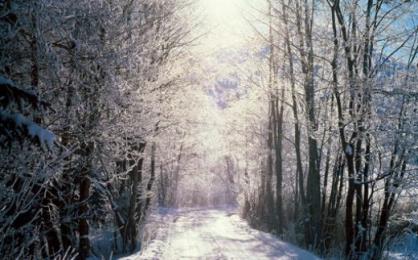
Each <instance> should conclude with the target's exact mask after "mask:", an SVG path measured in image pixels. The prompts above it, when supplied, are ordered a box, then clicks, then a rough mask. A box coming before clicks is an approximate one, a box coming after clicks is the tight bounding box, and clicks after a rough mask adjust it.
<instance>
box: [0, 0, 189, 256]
mask: <svg viewBox="0 0 418 260" xmlns="http://www.w3.org/2000/svg"><path fill="white" fill-rule="evenodd" d="M186 5H187V3H186V1H177V0H163V1H159V0H155V1H154V0H151V1H135V0H118V1H102V0H93V1H92V0H85V1H79V0H77V1H75V0H68V1H55V0H30V1H27V0H6V1H1V2H0V125H1V127H0V162H1V163H0V258H1V259H31V258H36V259H41V258H51V259H52V258H59V259H67V258H68V259H70V258H74V257H76V258H78V259H86V258H87V257H88V256H91V255H96V256H101V255H102V254H104V252H101V251H97V249H95V247H94V244H93V243H94V241H92V237H93V236H92V234H94V235H95V236H96V235H97V234H99V235H100V234H109V236H108V237H107V238H108V240H109V241H110V242H109V244H108V245H107V248H105V250H108V252H106V253H110V251H112V252H113V253H121V252H124V253H127V252H132V251H134V250H138V249H139V248H140V237H141V236H140V235H141V230H142V226H143V223H144V221H145V218H146V216H147V213H148V212H149V209H150V208H151V204H152V202H153V201H154V192H155V191H156V189H160V190H166V189H167V188H166V186H167V185H168V183H164V182H163V183H161V180H162V179H165V178H163V177H161V178H159V181H158V182H157V181H156V179H157V176H158V175H161V176H162V175H166V174H169V173H171V174H174V175H175V174H176V173H172V172H173V171H176V170H175V167H176V166H174V167H172V168H170V167H168V166H167V165H173V162H172V160H171V157H170V156H171V154H175V155H177V154H178V153H180V154H181V147H180V148H178V147H177V146H175V145H166V146H165V147H162V143H161V142H160V143H159V142H158V137H159V136H160V135H162V134H163V133H170V135H171V138H174V139H175V138H177V140H178V139H181V138H182V137H184V133H183V132H182V131H180V130H177V129H176V127H178V125H179V124H181V123H180V122H179V121H178V120H176V118H175V117H174V116H173V115H174V112H173V111H172V109H171V107H172V105H173V104H172V103H173V100H172V99H171V98H170V97H172V96H176V95H178V94H177V93H178V92H179V90H181V89H182V88H183V87H184V86H186V85H187V82H186V81H185V80H183V79H184V77H183V76H184V71H185V69H186V67H187V64H185V63H184V59H183V58H184V57H185V56H186V55H187V54H186V52H185V49H184V47H185V45H186V44H187V43H188V42H189V41H190V27H189V26H188V24H187V23H186V20H185V19H184V15H185V13H184V8H185V6H186ZM181 60H183V64H181V65H179V64H177V63H179V62H180V61H181ZM179 67H180V68H183V69H179ZM179 149H180V151H179ZM177 157H178V160H180V158H181V156H180V155H177ZM162 160H164V162H163V161H162ZM176 162H177V161H176V160H174V165H176V164H175V163H176ZM173 168H174V169H173ZM170 176H171V175H170ZM171 183H173V181H171ZM160 200H161V201H164V200H168V199H167V198H165V197H161V196H160ZM161 201H160V202H161ZM161 203H162V202H161ZM172 203H174V202H172ZM106 232H107V233H106Z"/></svg>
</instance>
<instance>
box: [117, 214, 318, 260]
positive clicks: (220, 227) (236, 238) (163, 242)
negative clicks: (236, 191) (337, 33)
mask: <svg viewBox="0 0 418 260" xmlns="http://www.w3.org/2000/svg"><path fill="white" fill-rule="evenodd" d="M158 222H159V224H158V223H157V226H158V225H159V228H158V229H157V230H155V233H159V234H153V236H155V237H154V239H153V240H151V242H150V243H149V244H148V245H147V246H146V247H145V248H144V250H143V252H142V253H140V254H138V255H132V256H128V257H126V258H124V259H126V260H127V259H132V260H137V259H167V260H177V259H245V260H261V259H306V260H309V259H318V258H317V257H316V256H314V255H312V254H311V253H309V252H307V251H305V250H302V249H300V248H298V247H296V246H293V245H291V244H288V243H285V242H282V241H280V240H278V239H277V238H275V237H274V236H272V235H270V234H267V233H264V232H260V231H257V230H254V229H252V228H250V227H249V226H248V225H247V224H246V223H245V221H244V220H242V219H240V217H239V216H238V215H237V214H235V213H232V212H231V211H226V210H193V209H189V210H183V211H171V212H170V213H165V214H164V216H161V217H160V219H159V221H158ZM151 224H152V223H151Z"/></svg>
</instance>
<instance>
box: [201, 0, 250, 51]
mask: <svg viewBox="0 0 418 260" xmlns="http://www.w3.org/2000/svg"><path fill="white" fill-rule="evenodd" d="M199 6H200V8H201V13H202V14H203V17H204V20H203V25H204V26H205V27H206V30H207V31H208V33H209V36H208V37H209V38H208V39H207V42H206V43H205V45H206V46H212V47H216V48H219V47H225V46H229V47H230V46H231V45H235V44H237V43H239V42H242V41H243V39H244V36H243V35H244V33H243V32H248V31H249V30H250V29H251V27H250V26H249V24H248V23H247V21H246V20H245V19H244V13H245V9H246V8H248V4H247V0H199Z"/></svg>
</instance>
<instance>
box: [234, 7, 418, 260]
mask: <svg viewBox="0 0 418 260" xmlns="http://www.w3.org/2000/svg"><path fill="white" fill-rule="evenodd" d="M265 6H266V7H267V8H265V9H262V8H259V7H257V6H254V10H255V11H256V12H257V13H261V14H262V15H263V16H264V17H265V19H262V20H261V22H260V23H259V24H254V25H253V27H254V28H255V29H257V31H258V35H259V37H258V38H259V41H258V42H257V43H256V44H255V46H257V47H256V48H255V49H254V50H253V55H252V56H251V57H250V58H249V60H248V61H247V63H248V64H247V65H242V64H240V65H239V66H240V71H241V78H246V80H245V86H246V87H247V89H248V91H247V94H246V99H244V100H239V101H237V104H236V105H235V106H236V108H234V106H232V107H231V109H230V110H231V113H232V114H233V115H235V116H234V117H235V118H238V117H240V118H241V121H240V124H239V126H237V123H235V124H234V125H232V127H231V129H230V131H231V132H232V131H237V129H238V130H239V134H240V137H237V138H238V139H237V140H239V141H237V140H235V142H236V143H234V144H233V147H235V148H231V151H232V153H235V154H239V158H238V159H237V160H238V161H240V164H241V167H240V168H241V169H240V171H241V176H242V178H241V184H242V190H243V197H242V208H243V216H244V217H245V218H246V219H248V221H249V222H250V223H251V224H252V225H254V226H256V227H259V228H261V229H264V230H267V231H270V232H274V233H277V234H278V235H280V236H282V237H283V238H284V239H288V240H290V241H294V242H296V243H298V244H299V245H302V246H304V247H305V248H308V249H312V250H314V251H316V252H317V253H318V254H320V255H323V256H332V255H333V256H338V255H341V256H342V255H344V256H345V257H346V258H347V259H381V257H382V253H383V251H384V249H385V248H386V246H387V242H388V239H389V238H391V237H392V235H393V234H390V232H389V228H388V227H389V225H390V224H391V223H392V224H393V225H392V226H394V225H395V220H396V217H399V214H407V213H408V211H404V212H402V211H401V209H404V208H405V207H407V206H408V199H405V197H403V198H402V196H403V195H405V194H406V193H405V191H406V189H407V188H408V189H409V190H413V189H414V187H416V181H417V179H416V176H417V170H416V168H417V167H416V166H417V165H416V163H417V161H416V160H417V141H416V140H417V131H416V130H417V122H418V118H417V108H418V107H417V104H418V103H417V98H418V95H417V94H418V93H417V83H418V81H417V80H418V79H417V67H416V63H417V61H418V60H417V59H416V56H417V54H418V44H417V39H418V31H417V25H416V24H415V23H414V17H415V16H416V12H417V7H418V6H417V4H416V3H415V2H414V1H384V0H368V1H357V0H353V1H351V0H350V1H339V0H328V1H299V0H295V1H294V0H292V1H290V0H268V1H266V2H265ZM266 10H267V11H266ZM260 42H261V45H263V46H266V48H265V49H263V50H261V51H260ZM243 84H244V83H243ZM260 102H262V103H260ZM409 206H412V207H414V206H415V207H416V205H409ZM396 211H398V214H396V213H397V212H396ZM411 211H412V209H411ZM398 228H400V227H398ZM400 231H402V230H400V229H399V230H398V232H400Z"/></svg>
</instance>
